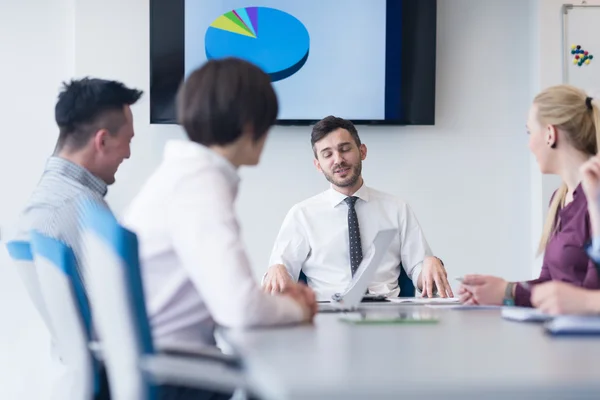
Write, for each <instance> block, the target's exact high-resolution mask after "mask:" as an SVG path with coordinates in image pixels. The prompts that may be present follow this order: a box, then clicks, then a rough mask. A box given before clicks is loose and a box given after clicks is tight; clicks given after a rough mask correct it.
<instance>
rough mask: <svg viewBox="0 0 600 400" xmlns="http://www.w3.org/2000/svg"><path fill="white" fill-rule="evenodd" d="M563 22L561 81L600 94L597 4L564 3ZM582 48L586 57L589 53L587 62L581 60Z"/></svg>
mask: <svg viewBox="0 0 600 400" xmlns="http://www.w3.org/2000/svg"><path fill="white" fill-rule="evenodd" d="M562 25H563V43H562V46H563V83H568V84H570V85H573V86H577V87H579V88H581V89H583V90H585V91H586V92H587V93H588V94H589V95H590V96H600V5H567V4H565V5H564V6H563V24H562ZM572 46H580V48H579V49H578V48H575V49H573V48H572ZM573 50H575V52H576V54H573ZM581 51H587V52H588V54H587V57H588V58H589V56H590V55H591V56H592V59H591V60H589V62H588V63H585V62H583V63H581V58H585V57H586V54H585V53H581ZM577 56H579V59H576V57H577Z"/></svg>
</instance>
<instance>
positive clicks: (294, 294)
mask: <svg viewBox="0 0 600 400" xmlns="http://www.w3.org/2000/svg"><path fill="white" fill-rule="evenodd" d="M281 295H282V296H289V297H291V298H292V299H294V300H295V301H296V302H297V303H298V304H300V306H301V307H302V310H303V311H304V320H303V321H304V322H312V320H313V318H314V316H315V314H316V313H317V311H318V305H317V297H316V296H315V292H314V291H313V290H312V289H311V288H309V287H308V286H306V285H305V284H303V283H295V282H291V283H289V284H288V285H287V286H286V289H285V290H284V291H283V292H282V293H281Z"/></svg>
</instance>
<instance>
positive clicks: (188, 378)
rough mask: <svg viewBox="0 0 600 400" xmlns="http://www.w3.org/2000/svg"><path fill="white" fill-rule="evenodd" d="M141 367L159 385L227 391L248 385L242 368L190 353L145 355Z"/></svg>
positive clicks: (244, 387)
mask: <svg viewBox="0 0 600 400" xmlns="http://www.w3.org/2000/svg"><path fill="white" fill-rule="evenodd" d="M140 368H141V369H142V371H144V372H145V373H147V374H148V377H149V379H150V380H151V381H152V382H153V383H154V384H157V385H167V384H168V385H179V386H186V387H195V388H200V389H212V390H217V391H226V392H234V391H235V390H236V389H246V388H247V382H246V379H245V378H244V376H243V374H242V372H241V371H240V370H239V369H237V368H232V367H231V366H228V365H226V364H224V363H222V362H216V361H214V360H207V359H204V358H199V359H194V358H192V357H191V356H189V355H186V356H183V357H180V356H175V355H167V354H158V355H152V356H145V357H143V358H142V359H141V360H140Z"/></svg>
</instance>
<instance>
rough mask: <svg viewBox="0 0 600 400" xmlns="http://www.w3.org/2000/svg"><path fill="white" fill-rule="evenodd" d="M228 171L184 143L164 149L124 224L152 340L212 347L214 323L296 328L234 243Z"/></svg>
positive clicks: (295, 316) (296, 315)
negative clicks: (135, 244) (135, 243)
mask: <svg viewBox="0 0 600 400" xmlns="http://www.w3.org/2000/svg"><path fill="white" fill-rule="evenodd" d="M238 185H239V176H238V174H237V170H236V169H235V168H234V166H233V165H232V164H231V163H229V162H228V161H227V160H226V159H225V158H223V157H221V156H220V155H218V154H217V153H215V152H213V151H211V150H210V149H208V148H207V147H204V146H202V145H199V144H197V143H194V142H190V141H179V140H177V141H170V142H168V143H167V145H166V148H165V153H164V159H163V162H162V164H161V165H160V166H159V167H158V169H157V170H156V172H155V173H154V174H153V175H152V176H151V177H150V178H149V180H148V181H147V182H146V184H145V186H144V187H143V188H142V190H141V191H140V193H139V194H138V195H137V197H136V198H135V199H134V200H133V202H132V204H131V206H130V207H129V210H128V212H127V213H126V215H125V217H124V221H123V224H124V225H125V226H127V227H128V228H129V229H131V230H132V231H134V232H135V233H136V234H137V235H138V238H139V243H140V261H141V271H142V278H143V282H144V290H145V296H146V307H147V310H148V317H149V319H150V322H151V326H152V332H153V336H154V340H156V341H158V342H160V341H164V342H177V341H183V342H187V343H196V344H200V345H212V344H214V343H215V339H214V325H215V323H217V324H219V325H222V326H227V327H250V326H259V325H276V324H286V323H293V322H299V321H301V320H302V318H303V311H302V308H301V307H300V305H298V304H297V303H296V302H295V301H293V300H292V299H290V298H288V297H284V296H272V295H270V294H266V293H264V292H263V291H262V289H261V288H260V286H259V285H258V284H257V282H256V280H255V279H254V277H253V275H252V272H251V269H250V264H249V261H248V258H247V256H246V252H245V250H244V245H243V243H242V239H241V236H240V229H239V226H238V220H237V217H236V215H235V210H234V202H235V199H236V196H237V190H238Z"/></svg>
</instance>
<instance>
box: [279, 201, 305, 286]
mask: <svg viewBox="0 0 600 400" xmlns="http://www.w3.org/2000/svg"><path fill="white" fill-rule="evenodd" d="M301 219H302V214H301V212H300V210H298V208H297V207H292V209H291V210H290V211H289V212H288V213H287V215H286V216H285V219H284V220H283V224H282V225H281V228H280V230H279V234H278V235H277V239H276V240H275V245H274V246H273V250H272V252H271V258H270V259H269V267H270V266H272V265H275V264H283V265H285V268H286V269H287V271H288V273H289V274H290V276H291V277H292V279H293V280H294V281H297V280H298V277H299V276H300V271H301V270H302V266H303V265H304V262H305V261H306V259H307V257H308V254H309V253H310V246H309V244H308V238H307V236H306V231H305V229H304V227H303V226H302V221H301Z"/></svg>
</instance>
